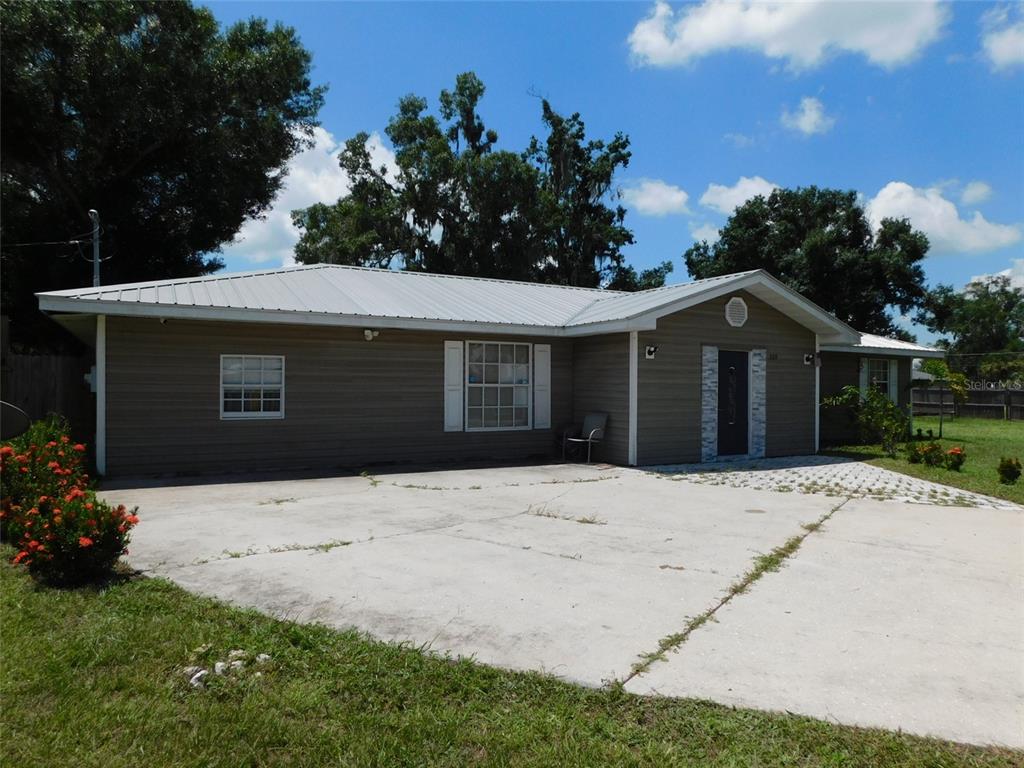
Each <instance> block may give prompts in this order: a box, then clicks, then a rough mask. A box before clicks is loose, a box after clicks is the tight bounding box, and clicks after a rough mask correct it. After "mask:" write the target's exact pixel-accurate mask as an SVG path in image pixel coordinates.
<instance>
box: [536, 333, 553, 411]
mask: <svg viewBox="0 0 1024 768" xmlns="http://www.w3.org/2000/svg"><path fill="white" fill-rule="evenodd" d="M533 427H534V429H550V428H551V345H550V344H534V345H533Z"/></svg>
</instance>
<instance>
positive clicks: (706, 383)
mask: <svg viewBox="0 0 1024 768" xmlns="http://www.w3.org/2000/svg"><path fill="white" fill-rule="evenodd" d="M767 371H768V350H766V349H752V350H750V393H749V397H750V445H748V446H747V456H749V457H750V458H756V459H760V458H763V457H764V455H765V436H766V434H767V430H766V427H767V424H768V401H767V386H766V379H767V376H766V374H767ZM700 385H701V414H700V455H701V461H714V460H715V459H717V458H718V347H711V346H705V347H703V348H702V349H701V370H700Z"/></svg>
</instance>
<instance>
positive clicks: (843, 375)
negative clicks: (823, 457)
mask: <svg viewBox="0 0 1024 768" xmlns="http://www.w3.org/2000/svg"><path fill="white" fill-rule="evenodd" d="M861 358H875V359H879V360H888V359H892V358H887V357H886V356H885V355H865V354H861V353H858V352H822V353H821V397H822V399H824V398H827V397H832V396H833V395H837V394H839V390H841V389H842V388H843V387H845V386H847V385H853V386H855V387H857V386H860V361H861ZM897 359H898V360H899V363H898V367H897V370H898V374H899V405H900V407H901V408H903V409H904V410H905V411H908V412H909V408H910V390H909V389H908V388H907V385H908V384H909V383H910V375H911V365H912V362H913V361H912V359H911V358H909V357H901V358H897ZM859 441H860V434H859V432H858V429H857V425H856V424H855V423H854V421H853V419H852V418H851V417H850V411H849V409H848V408H842V407H833V406H822V408H821V444H822V446H828V445H844V444H847V445H849V444H852V443H857V442H859Z"/></svg>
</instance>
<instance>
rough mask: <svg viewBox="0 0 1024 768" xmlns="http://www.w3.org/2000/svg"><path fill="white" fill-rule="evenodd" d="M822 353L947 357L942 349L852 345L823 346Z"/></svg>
mask: <svg viewBox="0 0 1024 768" xmlns="http://www.w3.org/2000/svg"><path fill="white" fill-rule="evenodd" d="M821 351H822V352H845V353H847V354H857V355H880V356H882V357H937V358H942V357H945V356H946V352H945V350H942V349H899V348H898V347H861V346H856V345H852V344H822V345H821Z"/></svg>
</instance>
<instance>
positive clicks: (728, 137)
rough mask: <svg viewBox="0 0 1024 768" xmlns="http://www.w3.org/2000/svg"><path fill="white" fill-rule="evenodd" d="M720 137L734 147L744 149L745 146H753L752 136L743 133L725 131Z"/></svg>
mask: <svg viewBox="0 0 1024 768" xmlns="http://www.w3.org/2000/svg"><path fill="white" fill-rule="evenodd" d="M722 139H723V140H724V141H728V142H729V143H730V144H732V145H733V146H734V147H736V149H746V148H747V147H752V146H754V143H755V142H754V137H753V136H747V135H746V134H745V133H725V134H722Z"/></svg>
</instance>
